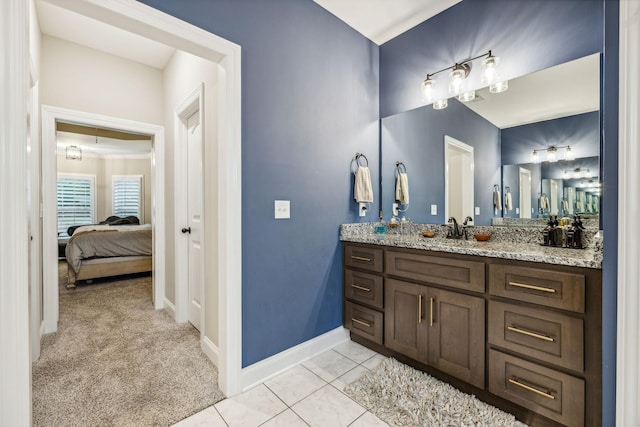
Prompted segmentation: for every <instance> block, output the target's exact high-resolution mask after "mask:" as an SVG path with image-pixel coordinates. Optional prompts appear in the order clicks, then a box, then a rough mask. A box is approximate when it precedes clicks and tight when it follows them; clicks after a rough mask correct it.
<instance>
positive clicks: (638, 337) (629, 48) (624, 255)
mask: <svg viewBox="0 0 640 427" xmlns="http://www.w3.org/2000/svg"><path fill="white" fill-rule="evenodd" d="M619 41H620V45H619V52H620V63H619V66H620V69H619V76H620V87H619V114H620V116H619V138H618V141H619V153H618V185H619V190H618V191H619V192H618V325H617V353H616V357H617V360H616V425H619V426H638V425H640V405H638V402H640V366H639V364H638V354H640V333H639V332H638V331H640V311H638V307H639V306H640V288H638V277H640V264H639V263H638V259H640V241H639V240H638V235H640V223H639V222H638V212H640V194H638V182H640V169H638V165H639V164H640V144H639V142H640V121H638V117H640V105H639V103H638V99H640V81H639V80H638V75H640V51H639V50H638V45H639V44H640V2H638V1H637V0H620V39H619Z"/></svg>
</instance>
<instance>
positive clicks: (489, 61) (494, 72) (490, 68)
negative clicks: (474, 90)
mask: <svg viewBox="0 0 640 427" xmlns="http://www.w3.org/2000/svg"><path fill="white" fill-rule="evenodd" d="M499 64H500V58H498V57H497V56H493V55H490V56H488V57H486V58H485V59H484V60H483V61H482V68H481V70H482V71H481V73H482V74H481V79H480V82H481V83H482V84H483V85H492V84H494V83H496V82H498V81H499V80H500V73H499V70H498V65H499Z"/></svg>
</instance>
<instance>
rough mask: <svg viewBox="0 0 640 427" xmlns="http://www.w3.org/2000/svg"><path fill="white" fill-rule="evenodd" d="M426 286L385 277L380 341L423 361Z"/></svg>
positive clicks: (425, 331)
mask: <svg viewBox="0 0 640 427" xmlns="http://www.w3.org/2000/svg"><path fill="white" fill-rule="evenodd" d="M426 295H427V287H426V286H422V285H416V284H415V283H407V282H401V281H399V280H393V279H388V280H387V281H386V282H385V290H384V299H385V302H384V306H385V311H384V345H385V346H386V347H388V348H390V349H393V350H395V351H397V352H399V353H402V354H405V355H407V356H409V357H411V358H413V359H416V360H419V361H421V362H424V363H426V362H427V356H428V353H427V333H428V325H427V323H426V319H425V310H424V309H425V301H426Z"/></svg>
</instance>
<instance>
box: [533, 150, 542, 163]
mask: <svg viewBox="0 0 640 427" xmlns="http://www.w3.org/2000/svg"><path fill="white" fill-rule="evenodd" d="M531 163H540V156H538V152H537V151H535V150H534V152H533V154H531Z"/></svg>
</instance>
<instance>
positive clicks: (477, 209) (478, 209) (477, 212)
mask: <svg viewBox="0 0 640 427" xmlns="http://www.w3.org/2000/svg"><path fill="white" fill-rule="evenodd" d="M476 215H480V206H476Z"/></svg>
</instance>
